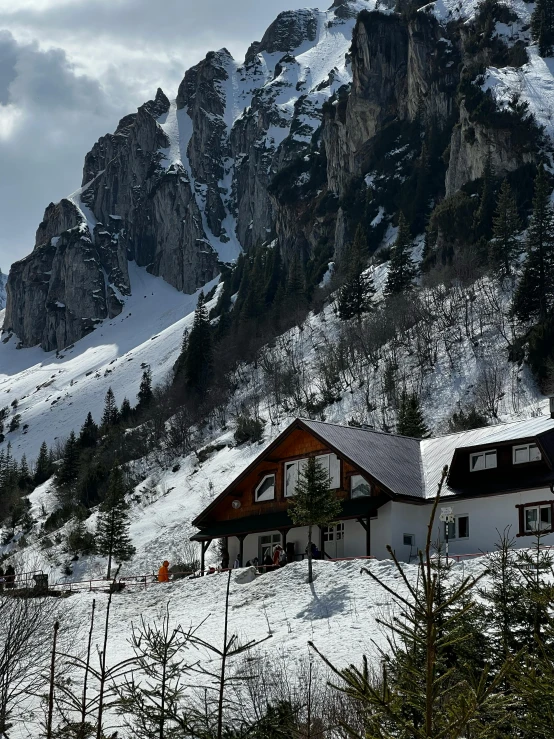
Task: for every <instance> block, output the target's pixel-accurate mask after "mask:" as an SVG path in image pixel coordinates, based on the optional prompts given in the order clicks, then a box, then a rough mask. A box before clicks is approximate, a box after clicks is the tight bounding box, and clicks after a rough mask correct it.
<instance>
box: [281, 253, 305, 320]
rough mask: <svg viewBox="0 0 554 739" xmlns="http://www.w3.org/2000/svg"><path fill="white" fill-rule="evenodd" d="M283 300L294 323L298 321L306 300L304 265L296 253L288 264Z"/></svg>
mask: <svg viewBox="0 0 554 739" xmlns="http://www.w3.org/2000/svg"><path fill="white" fill-rule="evenodd" d="M285 299H286V301H287V311H289V312H290V314H291V315H292V316H293V317H294V320H295V321H298V320H299V319H300V316H301V314H302V312H303V310H304V309H305V307H306V304H307V300H306V277H305V274H304V264H303V263H302V261H301V259H300V258H299V256H298V254H297V253H296V252H295V254H294V256H293V258H292V259H291V261H290V264H289V269H288V273H287V282H286V286H285Z"/></svg>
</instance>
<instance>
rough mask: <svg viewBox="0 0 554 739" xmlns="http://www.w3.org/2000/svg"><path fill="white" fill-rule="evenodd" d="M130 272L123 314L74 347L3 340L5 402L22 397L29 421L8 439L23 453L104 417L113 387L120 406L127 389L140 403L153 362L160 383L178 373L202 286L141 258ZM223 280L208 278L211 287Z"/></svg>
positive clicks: (0, 383)
mask: <svg viewBox="0 0 554 739" xmlns="http://www.w3.org/2000/svg"><path fill="white" fill-rule="evenodd" d="M129 277H130V280H131V290H132V295H131V296H130V297H128V298H126V299H125V305H124V307H123V311H122V313H121V314H120V315H119V316H117V317H116V318H113V319H106V320H105V321H103V322H102V323H101V324H99V325H98V327H97V328H96V329H95V331H93V332H92V333H91V334H89V335H88V336H86V337H85V338H83V339H81V341H79V342H77V343H76V344H75V345H74V346H73V347H68V348H67V349H65V350H63V351H62V352H60V353H59V354H56V352H49V353H45V352H44V351H43V350H42V349H40V348H39V347H33V348H30V349H17V343H18V340H17V337H15V336H14V337H12V338H11V339H10V341H8V342H7V343H0V408H2V407H4V406H10V405H11V403H12V402H13V401H14V400H18V407H17V409H13V410H12V414H14V413H16V412H17V413H19V414H20V415H21V428H20V429H19V430H18V431H16V432H13V433H11V434H7V435H6V441H5V442H4V446H5V445H6V444H7V442H8V441H11V444H12V450H13V453H14V456H15V457H17V458H20V457H21V456H22V455H23V454H26V455H27V458H28V459H29V460H34V459H35V458H36V456H37V454H38V450H39V448H40V445H41V443H42V442H43V441H46V442H47V443H48V445H49V446H50V445H53V444H55V443H56V441H58V440H59V441H60V442H61V441H63V440H64V439H66V438H67V436H68V435H69V433H70V431H71V430H72V429H73V430H75V431H78V429H79V428H80V427H81V426H82V424H83V422H84V420H85V418H86V415H87V413H88V412H89V411H90V412H91V413H92V415H93V417H94V419H95V421H97V422H98V421H99V420H100V418H101V415H102V409H103V402H104V401H103V399H104V396H105V394H106V392H107V390H108V388H109V387H111V388H112V390H113V391H114V393H115V397H116V401H117V403H118V405H121V402H122V401H123V398H124V397H125V396H127V397H128V398H129V400H130V401H131V403H132V404H134V403H135V402H136V394H137V392H138V387H139V384H140V378H141V376H142V373H143V371H144V368H145V367H146V366H149V367H150V368H151V370H152V376H153V381H154V384H159V383H160V382H162V381H163V380H164V379H165V378H166V376H167V375H168V374H169V373H170V372H171V369H172V367H173V364H174V363H175V361H176V359H177V357H178V355H179V352H180V348H181V343H182V337H183V332H184V330H185V328H187V327H189V328H190V326H191V325H192V320H193V315H194V309H195V307H196V301H197V298H198V294H199V292H200V291H199V290H198V291H197V292H196V293H195V294H194V295H185V294H184V293H181V292H179V291H177V290H175V289H174V288H173V287H171V286H170V285H169V284H168V283H166V282H164V280H162V279H161V278H160V277H153V276H152V275H150V274H148V273H147V272H146V270H144V269H142V268H140V267H137V266H136V264H134V263H133V262H130V263H129ZM217 281H218V278H217V279H215V280H213V281H212V282H210V283H208V284H207V285H205V286H204V290H205V292H208V291H209V290H210V289H211V288H212V287H213V286H214V285H215V284H217ZM214 300H215V298H214ZM213 304H214V303H213V302H212V303H209V308H211V307H212V306H213ZM2 319H3V315H2V313H0V321H1V320H2ZM8 422H9V421H8ZM25 424H28V426H29V428H28V429H27V430H24V429H23V426H24V425H25Z"/></svg>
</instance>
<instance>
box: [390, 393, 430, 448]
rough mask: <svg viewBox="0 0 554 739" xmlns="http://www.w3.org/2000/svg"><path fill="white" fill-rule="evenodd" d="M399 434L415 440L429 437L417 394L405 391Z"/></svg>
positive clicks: (400, 409)
mask: <svg viewBox="0 0 554 739" xmlns="http://www.w3.org/2000/svg"><path fill="white" fill-rule="evenodd" d="M397 432H398V433H399V434H401V435H402V436H412V437H414V438H415V439H423V438H424V437H426V436H428V435H429V429H428V428H427V426H426V424H425V419H424V418H423V413H422V412H421V407H420V403H419V397H418V395H417V393H408V392H406V390H404V391H403V393H402V395H401V397H400V408H399V410H398V423H397Z"/></svg>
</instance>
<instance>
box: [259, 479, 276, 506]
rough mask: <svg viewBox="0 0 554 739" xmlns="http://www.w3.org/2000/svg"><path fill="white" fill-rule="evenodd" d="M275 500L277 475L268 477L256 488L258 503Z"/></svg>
mask: <svg viewBox="0 0 554 739" xmlns="http://www.w3.org/2000/svg"><path fill="white" fill-rule="evenodd" d="M273 498H275V475H266V476H265V477H264V478H262V480H261V481H260V483H259V484H258V486H257V488H256V502H257V503H261V502H262V501H264V500H273Z"/></svg>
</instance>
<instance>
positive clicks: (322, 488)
mask: <svg viewBox="0 0 554 739" xmlns="http://www.w3.org/2000/svg"><path fill="white" fill-rule="evenodd" d="M341 510H342V505H341V502H340V500H339V499H338V498H337V496H336V493H335V491H334V490H332V489H331V488H330V480H329V474H328V472H327V470H325V469H324V468H323V467H322V465H321V464H320V463H319V462H318V461H317V459H316V458H315V457H310V458H309V459H308V461H307V462H306V465H305V467H304V470H303V471H302V472H301V473H300V474H299V475H298V482H297V483H296V487H295V490H294V498H293V499H292V500H291V501H290V505H289V515H290V517H291V519H292V521H293V523H294V525H295V526H307V527H308V582H310V583H311V582H312V581H313V572H312V529H313V527H314V526H328V525H329V524H330V523H331V522H332V521H333V520H334V519H335V518H336V517H337V516H338V515H339V514H340V512H341Z"/></svg>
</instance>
